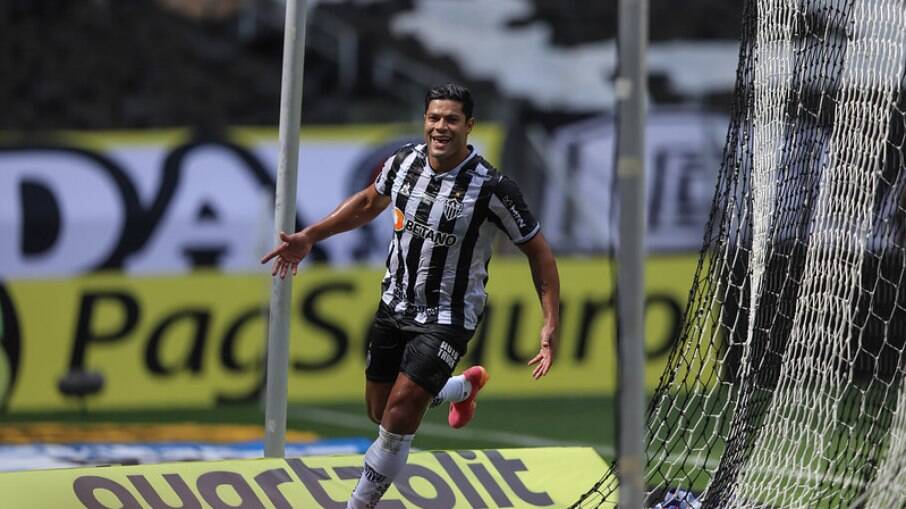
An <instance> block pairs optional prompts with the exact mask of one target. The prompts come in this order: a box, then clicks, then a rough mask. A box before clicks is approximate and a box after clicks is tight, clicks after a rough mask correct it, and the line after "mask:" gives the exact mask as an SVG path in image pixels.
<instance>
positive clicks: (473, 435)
mask: <svg viewBox="0 0 906 509" xmlns="http://www.w3.org/2000/svg"><path fill="white" fill-rule="evenodd" d="M287 413H288V414H289V415H290V417H293V418H295V419H306V420H309V421H314V422H319V423H322V424H334V425H340V426H345V427H347V428H352V429H361V430H368V431H374V428H375V424H374V423H373V422H371V420H370V419H368V418H366V417H362V416H360V415H357V414H350V413H347V412H339V411H336V410H328V409H326V408H319V407H313V406H304V407H292V408H290V409H289V410H288V412H287ZM418 434H419V435H422V436H425V435H428V436H435V437H443V438H453V439H457V440H466V441H468V440H473V441H474V440H484V441H487V442H500V443H503V444H507V445H517V446H521V447H589V446H591V447H594V448H595V450H596V451H597V452H598V454H601V455H602V456H608V457H613V456H614V454H615V451H614V449H613V447H610V446H608V445H603V444H587V443H584V442H573V441H568V440H554V439H551V438H544V437H538V436H533V435H524V434H519V433H512V432H509V431H495V430H488V429H480V428H474V427H469V428H461V429H456V430H454V429H452V428H449V427H447V426H443V425H440V424H434V423H430V422H423V423H422V424H421V426H419V427H418Z"/></svg>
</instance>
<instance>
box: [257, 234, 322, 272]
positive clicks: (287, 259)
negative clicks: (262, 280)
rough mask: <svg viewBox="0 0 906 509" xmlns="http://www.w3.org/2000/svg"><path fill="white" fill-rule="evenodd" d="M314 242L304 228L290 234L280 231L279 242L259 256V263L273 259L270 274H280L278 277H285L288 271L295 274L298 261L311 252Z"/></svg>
mask: <svg viewBox="0 0 906 509" xmlns="http://www.w3.org/2000/svg"><path fill="white" fill-rule="evenodd" d="M314 244H315V243H314V241H313V240H312V239H311V238H310V237H309V236H308V235H307V234H306V233H305V231H304V230H303V231H301V232H297V233H294V234H292V235H289V234H287V233H286V232H280V244H278V245H277V247H275V248H274V249H273V250H272V251H271V252H269V253H267V254H266V255H264V257H262V258H261V263H267V262H269V261H271V260H274V268H273V270H272V271H271V275H272V276H280V279H283V278H285V277H286V275H287V274H289V273H292V275H294V276H295V275H296V274H297V273H298V272H299V262H301V261H302V260H303V259H304V258H305V257H306V256H307V255H308V253H309V252H311V248H312V246H314Z"/></svg>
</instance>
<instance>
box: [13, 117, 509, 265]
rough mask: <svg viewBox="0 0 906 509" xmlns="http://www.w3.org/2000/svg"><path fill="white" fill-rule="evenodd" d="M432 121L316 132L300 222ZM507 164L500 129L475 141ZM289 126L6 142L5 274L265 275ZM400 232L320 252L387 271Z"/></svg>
mask: <svg viewBox="0 0 906 509" xmlns="http://www.w3.org/2000/svg"><path fill="white" fill-rule="evenodd" d="M419 140H420V133H419V129H418V126H414V127H413V126H400V125H381V126H371V127H362V126H358V127H350V128H320V129H317V128H312V129H303V132H302V142H301V148H300V159H299V186H298V199H297V209H298V213H297V217H298V221H299V222H300V223H301V224H303V225H304V224H309V223H311V222H314V221H316V220H318V219H320V218H322V217H324V216H325V215H327V214H329V213H330V212H331V211H332V210H333V209H334V208H335V207H336V206H337V205H338V204H339V203H340V201H342V200H343V199H344V198H345V197H347V196H349V195H350V194H352V193H354V192H356V191H358V190H361V189H363V188H364V187H365V186H367V185H369V184H370V182H371V181H372V180H373V178H374V176H375V175H376V172H377V171H378V170H379V169H380V165H381V164H382V163H383V160H384V159H385V158H386V157H388V156H390V155H391V154H392V153H393V152H394V151H395V150H396V149H397V148H399V147H400V146H402V145H403V144H404V143H407V142H410V141H419ZM470 140H471V141H472V143H473V144H474V145H475V146H476V148H477V149H478V150H479V151H480V152H481V153H482V154H484V155H485V157H486V158H488V159H489V160H490V161H492V163H494V162H497V161H496V160H497V158H498V157H499V154H498V151H499V146H500V134H499V129H497V128H496V127H494V126H490V127H487V126H486V127H477V128H476V129H475V131H473V134H472V137H471V138H470ZM278 150H279V149H278V143H277V132H276V130H261V129H235V130H231V131H230V132H229V133H228V134H227V136H225V137H224V138H219V139H213V140H211V139H198V138H196V137H193V136H192V135H191V133H189V132H188V131H182V130H173V131H163V132H161V131H147V132H143V131H139V132H112V133H87V134H86V133H80V134H72V133H62V134H61V135H60V136H59V138H57V139H55V141H54V142H53V143H49V144H43V145H29V146H21V145H0V279H6V280H8V279H21V278H47V277H61V276H64V277H65V276H70V275H75V274H80V273H85V272H91V271H96V270H104V269H114V270H123V271H125V272H126V273H129V274H173V273H184V272H188V271H190V270H192V269H194V268H199V267H216V268H219V269H221V270H224V271H227V272H248V271H257V270H263V269H262V267H261V266H260V265H259V263H258V260H259V258H260V257H261V256H262V254H263V253H265V252H266V251H267V250H269V249H270V247H271V246H272V244H273V243H274V232H273V190H274V175H275V174H276V166H277V160H278ZM391 223H392V221H391V218H390V217H389V213H388V215H387V217H382V218H378V219H377V220H376V221H375V223H373V224H371V225H369V226H368V227H366V228H362V229H359V230H357V231H355V232H350V233H347V234H345V235H340V236H336V237H334V238H331V239H329V240H327V241H326V242H323V243H321V244H319V246H317V249H316V250H315V251H314V252H313V254H312V258H313V259H317V260H321V261H327V262H330V263H332V264H348V263H351V262H366V263H375V264H380V263H382V262H383V261H384V258H385V257H386V248H387V243H388V241H389V237H390V232H391V228H390V227H389V226H388V227H387V228H382V227H381V225H382V224H386V225H390V224H391Z"/></svg>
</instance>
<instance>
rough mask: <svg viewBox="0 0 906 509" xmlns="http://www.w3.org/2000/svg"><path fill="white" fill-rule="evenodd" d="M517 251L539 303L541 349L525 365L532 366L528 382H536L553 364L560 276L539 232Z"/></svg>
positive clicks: (558, 309) (547, 246) (557, 325)
mask: <svg viewBox="0 0 906 509" xmlns="http://www.w3.org/2000/svg"><path fill="white" fill-rule="evenodd" d="M519 248H520V249H521V250H522V252H523V253H525V255H526V256H527V257H528V261H529V267H530V268H531V271H532V280H533V281H534V282H535V290H536V291H537V292H538V297H539V298H540V299H541V309H542V311H543V313H544V324H543V325H542V326H541V349H540V350H539V351H538V355H536V356H535V357H533V358H532V360H530V361H529V362H528V364H529V366H535V369H534V371H532V378H534V379H535V380H537V379H539V378H541V377H543V376H544V375H546V374H547V373H548V371H550V369H551V365H552V364H553V363H554V352H555V350H556V347H557V329H558V327H559V326H560V275H559V274H558V273H557V261H556V259H555V258H554V252H553V251H551V247H550V245H549V244H548V243H547V240H545V238H544V235H542V234H541V232H538V234H537V235H535V236H534V237H532V239H531V240H529V241H528V242H526V243H524V244H521V245H520V246H519Z"/></svg>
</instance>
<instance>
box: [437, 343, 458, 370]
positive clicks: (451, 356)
mask: <svg viewBox="0 0 906 509" xmlns="http://www.w3.org/2000/svg"><path fill="white" fill-rule="evenodd" d="M437 356H438V357H440V360H442V361H444V363H445V364H446V365H447V366H450V369H453V368H454V367H455V366H456V362H457V361H459V352H457V351H456V350H454V349H453V347H452V346H450V344H449V343H447V342H446V341H441V342H440V348H438V349H437Z"/></svg>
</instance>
